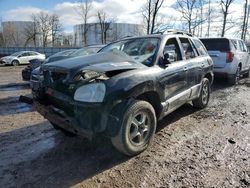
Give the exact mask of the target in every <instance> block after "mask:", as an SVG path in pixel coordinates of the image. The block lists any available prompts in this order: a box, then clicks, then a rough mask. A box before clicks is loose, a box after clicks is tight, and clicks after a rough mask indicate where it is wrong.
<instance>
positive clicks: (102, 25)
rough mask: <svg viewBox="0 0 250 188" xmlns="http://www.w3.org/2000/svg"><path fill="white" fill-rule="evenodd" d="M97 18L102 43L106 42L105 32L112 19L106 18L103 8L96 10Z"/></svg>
mask: <svg viewBox="0 0 250 188" xmlns="http://www.w3.org/2000/svg"><path fill="white" fill-rule="evenodd" d="M97 18H98V21H99V25H100V28H101V41H102V44H106V43H107V32H108V30H109V29H110V25H111V23H112V22H113V20H112V19H108V18H107V13H106V12H104V11H103V10H99V11H98V12H97Z"/></svg>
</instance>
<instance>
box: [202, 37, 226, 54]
mask: <svg viewBox="0 0 250 188" xmlns="http://www.w3.org/2000/svg"><path fill="white" fill-rule="evenodd" d="M201 41H202V43H203V44H204V46H205V47H206V49H207V50H208V51H221V52H226V51H230V43H229V40H228V39H201Z"/></svg>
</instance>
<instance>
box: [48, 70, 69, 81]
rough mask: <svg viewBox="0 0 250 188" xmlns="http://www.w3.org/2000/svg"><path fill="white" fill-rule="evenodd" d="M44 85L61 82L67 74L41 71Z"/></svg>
mask: <svg viewBox="0 0 250 188" xmlns="http://www.w3.org/2000/svg"><path fill="white" fill-rule="evenodd" d="M43 76H44V80H45V83H47V84H49V83H51V82H55V81H62V80H64V79H66V77H67V73H65V72H59V71H47V70H46V71H43Z"/></svg>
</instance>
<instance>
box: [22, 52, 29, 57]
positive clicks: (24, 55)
mask: <svg viewBox="0 0 250 188" xmlns="http://www.w3.org/2000/svg"><path fill="white" fill-rule="evenodd" d="M28 55H29V54H28V53H27V52H25V53H22V54H21V57H26V56H28Z"/></svg>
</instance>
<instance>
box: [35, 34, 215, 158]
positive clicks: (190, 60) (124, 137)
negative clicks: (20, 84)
mask: <svg viewBox="0 0 250 188" xmlns="http://www.w3.org/2000/svg"><path fill="white" fill-rule="evenodd" d="M212 82H213V62H212V60H211V58H210V57H209V56H208V54H207V51H206V49H205V48H204V46H203V44H202V43H201V42H200V40H199V39H198V38H196V37H193V36H191V35H189V34H186V33H184V32H179V31H176V32H174V31H171V32H169V31H165V32H164V33H159V34H153V35H148V36H144V37H130V38H124V39H122V40H120V41H117V42H114V43H111V44H109V45H107V46H106V47H104V48H102V49H101V50H100V51H99V52H98V53H97V54H95V55H90V56H86V57H76V58H72V59H67V60H62V61H60V62H59V61H58V62H54V63H50V64H47V65H46V64H45V65H43V66H42V68H41V75H40V87H39V88H38V89H36V90H33V98H34V99H33V105H34V106H35V108H36V110H37V111H38V112H39V113H40V114H42V115H43V116H44V117H45V118H47V119H48V120H49V121H50V122H51V124H52V125H53V126H54V127H55V128H56V129H60V130H62V131H63V132H65V133H71V134H78V135H84V136H87V137H93V136H94V135H95V136H96V135H100V133H101V135H104V136H106V137H109V138H111V141H112V143H113V145H114V146H115V148H117V149H118V150H119V151H120V152H122V153H124V154H126V155H129V156H133V155H136V154H138V153H140V152H142V151H143V150H145V149H146V148H147V147H148V145H149V144H150V143H151V142H152V139H153V136H154V133H155V130H156V126H157V121H158V120H160V119H162V118H163V117H164V116H166V115H167V114H169V113H171V112H173V111H174V110H176V109H177V108H178V107H180V106H181V105H183V104H185V103H187V102H190V101H192V103H193V106H194V107H197V108H204V107H206V106H207V104H208V101H209V96H210V85H211V84H212Z"/></svg>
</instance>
